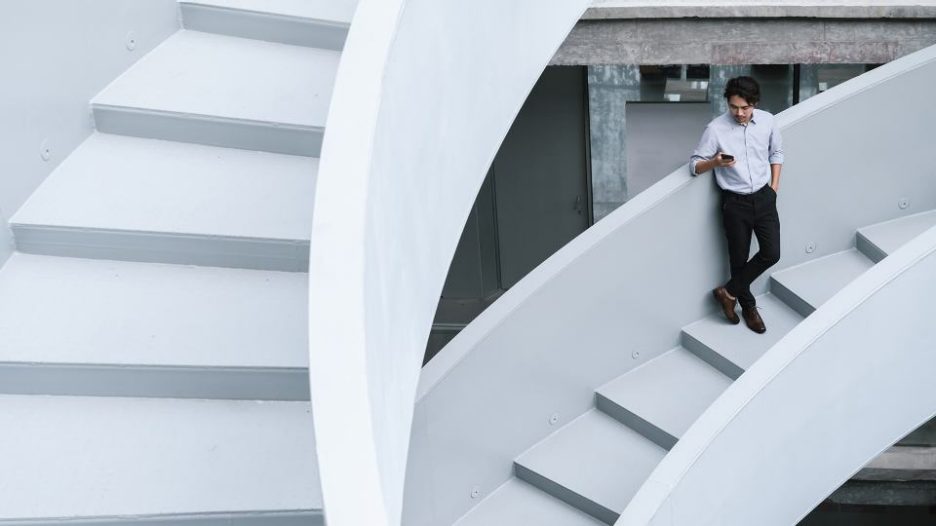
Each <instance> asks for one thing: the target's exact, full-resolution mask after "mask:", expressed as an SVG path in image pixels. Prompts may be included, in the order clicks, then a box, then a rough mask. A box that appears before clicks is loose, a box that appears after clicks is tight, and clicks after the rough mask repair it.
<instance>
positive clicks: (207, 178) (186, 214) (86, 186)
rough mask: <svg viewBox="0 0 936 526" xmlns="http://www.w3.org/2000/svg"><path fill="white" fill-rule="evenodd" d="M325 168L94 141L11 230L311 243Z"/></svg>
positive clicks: (188, 148) (258, 156)
mask: <svg viewBox="0 0 936 526" xmlns="http://www.w3.org/2000/svg"><path fill="white" fill-rule="evenodd" d="M317 170H318V159H315V158H308V157H300V156H292V155H282V154H273V153H266V152H254V151H247V150H238V149H233V148H219V147H213V146H202V145H197V144H188V143H177V142H171V141H162V140H155V139H140V138H135V137H124V136H119V135H109V134H100V133H98V134H93V135H92V136H91V137H90V138H88V139H87V140H86V141H85V142H84V143H83V144H82V145H81V146H79V147H78V148H77V149H76V150H75V151H74V152H73V153H72V154H71V155H70V156H69V157H68V158H67V159H65V161H63V162H62V164H61V165H59V166H58V168H56V169H55V171H54V172H52V174H51V175H50V176H49V177H48V178H47V179H46V181H45V182H44V183H43V184H42V185H41V186H40V187H39V189H38V190H36V192H34V193H33V195H32V196H31V197H30V198H29V200H28V201H27V202H26V203H25V204H24V205H23V206H22V207H21V208H20V210H19V211H18V212H17V213H16V214H15V215H14V216H13V217H12V218H11V221H10V222H11V223H12V224H14V225H44V226H58V227H69V228H87V229H105V230H124V231H142V232H163V233H171V234H189V235H207V236H225V237H246V238H261V239H284V240H296V241H304V242H308V240H309V238H310V237H311V229H312V204H313V197H314V194H315V176H316V173H317Z"/></svg>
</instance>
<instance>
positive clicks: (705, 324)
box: [683, 293, 803, 370]
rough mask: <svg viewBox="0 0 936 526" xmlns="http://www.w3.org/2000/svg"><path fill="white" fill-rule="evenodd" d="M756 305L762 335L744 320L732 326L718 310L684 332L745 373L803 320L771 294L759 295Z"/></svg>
mask: <svg viewBox="0 0 936 526" xmlns="http://www.w3.org/2000/svg"><path fill="white" fill-rule="evenodd" d="M757 306H758V307H759V308H760V314H761V317H763V318H764V323H765V324H766V325H767V332H765V333H764V334H757V333H755V332H753V331H751V330H749V329H748V328H747V327H746V326H745V325H744V321H742V322H741V323H740V324H738V325H731V324H730V323H728V321H727V320H725V317H724V315H723V314H722V313H721V312H720V311H719V312H717V313H715V314H712V315H710V316H707V317H705V318H703V319H701V320H699V321H697V322H694V323H692V324H690V325H687V326H686V327H684V328H683V332H684V333H685V334H687V335H689V336H690V337H692V338H693V339H695V340H697V341H698V342H700V343H702V344H703V345H705V346H706V347H708V348H709V349H712V350H713V351H715V352H716V353H718V354H720V355H721V356H723V357H724V358H726V359H728V360H729V361H730V362H731V363H733V364H735V365H736V366H738V367H740V368H741V369H742V370H746V369H748V368H749V367H750V366H751V365H753V364H754V362H756V361H757V360H758V359H759V358H760V357H761V356H762V355H763V354H764V353H765V352H767V349H770V348H771V347H772V346H773V344H775V343H777V342H778V341H779V340H780V338H782V337H783V336H784V335H785V334H786V333H788V332H790V330H792V329H793V327H795V326H796V325H797V324H799V322H800V321H801V320H802V319H803V317H802V316H800V315H799V314H798V313H796V311H794V310H793V309H791V308H790V307H789V306H787V305H786V304H785V303H783V302H782V301H780V299H779V298H777V297H776V296H774V295H773V294H769V293H768V294H764V295H762V296H758V297H757Z"/></svg>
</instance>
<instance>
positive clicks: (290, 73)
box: [92, 30, 340, 127]
mask: <svg viewBox="0 0 936 526" xmlns="http://www.w3.org/2000/svg"><path fill="white" fill-rule="evenodd" d="M339 57H340V53H338V52H337V51H330V50H323V49H312V48H307V47H301V46H290V45H286V44H277V43H272V42H262V41H259V40H249V39H245V38H237V37H229V36H225V35H214V34H209V33H199V32H196V31H186V30H182V31H179V32H178V33H176V34H175V35H173V36H172V37H170V38H169V39H168V40H166V41H165V42H163V44H162V45H160V46H159V47H158V48H156V49H155V50H153V51H152V52H151V53H149V54H148V55H146V57H144V58H143V59H142V60H140V61H139V62H138V63H137V64H135V65H134V66H133V67H132V68H131V69H130V70H128V71H127V72H126V73H124V74H123V75H121V76H120V78H118V79H117V80H115V81H114V82H112V83H111V84H110V85H109V86H108V87H107V88H106V89H104V91H102V92H101V93H100V94H98V96H97V97H95V98H94V100H93V101H92V103H93V104H99V105H107V106H120V107H130V108H138V109H146V110H151V111H159V112H170V113H180V114H193V115H210V116H212V117H220V118H228V119H243V120H250V121H260V122H273V123H282V124H296V125H303V126H318V127H322V126H324V125H325V117H326V115H327V112H328V103H329V101H330V99H331V93H332V86H333V84H334V80H335V71H336V69H337V67H338V60H339Z"/></svg>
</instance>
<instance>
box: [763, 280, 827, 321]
mask: <svg viewBox="0 0 936 526" xmlns="http://www.w3.org/2000/svg"><path fill="white" fill-rule="evenodd" d="M770 292H772V293H773V294H774V295H775V296H776V297H778V298H780V301H782V302H783V303H786V304H787V305H788V306H789V307H790V308H791V309H793V310H794V311H796V313H797V314H799V315H800V316H803V317H804V318H805V317H806V316H809V315H810V314H812V313H813V312H815V310H816V308H815V307H813V306H812V305H810V304H809V302H807V301H806V300H804V299H803V298H801V297H799V295H798V294H796V293H795V292H793V291H792V290H790V289H789V288H787V286H786V285H784V284H783V283H781V282H780V281H779V280H777V279H775V278H774V277H772V276H771V278H770Z"/></svg>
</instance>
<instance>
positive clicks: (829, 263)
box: [771, 249, 874, 309]
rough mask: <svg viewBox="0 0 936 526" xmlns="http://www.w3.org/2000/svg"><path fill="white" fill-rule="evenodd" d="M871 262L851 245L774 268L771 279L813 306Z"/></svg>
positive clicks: (870, 265) (871, 265) (872, 263)
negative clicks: (840, 250)
mask: <svg viewBox="0 0 936 526" xmlns="http://www.w3.org/2000/svg"><path fill="white" fill-rule="evenodd" d="M873 266H874V262H872V261H871V260H870V259H868V258H867V257H865V255H864V254H862V253H861V252H859V251H858V250H857V249H851V250H844V251H842V252H837V253H835V254H830V255H828V256H825V257H821V258H818V259H814V260H812V261H807V262H806V263H803V264H800V265H797V266H795V267H791V268H788V269H784V270H781V271H779V272H775V273H774V274H772V275H771V279H772V280H774V281H777V282H778V283H780V284H781V285H783V286H784V287H785V288H786V289H787V290H789V291H790V292H792V293H793V294H795V295H796V296H797V297H799V298H800V299H801V300H803V301H805V302H806V303H807V304H809V305H810V306H811V307H812V308H813V309H817V308H819V306H821V305H822V304H823V303H825V302H826V301H828V299H829V298H831V297H832V296H834V295H835V294H836V293H837V292H838V291H840V290H842V289H843V288H844V287H845V286H846V285H848V284H849V283H851V282H852V281H853V280H854V279H855V278H857V277H858V276H860V275H861V274H863V273H864V272H865V271H866V270H868V269H869V268H871V267H873Z"/></svg>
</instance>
